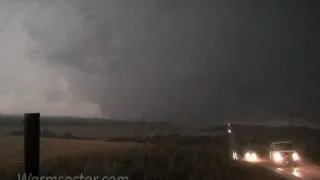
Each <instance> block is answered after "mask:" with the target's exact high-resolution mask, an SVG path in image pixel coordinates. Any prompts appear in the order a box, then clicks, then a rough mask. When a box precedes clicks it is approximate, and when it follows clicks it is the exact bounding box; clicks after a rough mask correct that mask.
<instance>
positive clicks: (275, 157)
mask: <svg viewBox="0 0 320 180" xmlns="http://www.w3.org/2000/svg"><path fill="white" fill-rule="evenodd" d="M273 160H274V161H275V162H281V161H282V160H283V157H282V156H281V154H280V153H279V152H275V153H274V154H273Z"/></svg>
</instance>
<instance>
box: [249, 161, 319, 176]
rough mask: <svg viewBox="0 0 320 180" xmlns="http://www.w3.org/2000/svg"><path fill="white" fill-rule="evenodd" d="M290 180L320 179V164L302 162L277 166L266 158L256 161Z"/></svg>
mask: <svg viewBox="0 0 320 180" xmlns="http://www.w3.org/2000/svg"><path fill="white" fill-rule="evenodd" d="M254 163H256V164H257V165H259V166H263V167H265V168H266V169H268V170H270V171H272V172H274V173H276V174H278V175H280V176H282V177H285V178H286V179H289V180H300V179H303V180H320V166H318V165H314V164H312V163H307V162H302V163H301V164H300V165H299V166H297V167H287V168H286V167H276V166H274V165H272V164H271V163H269V162H267V161H266V160H260V161H258V162H254Z"/></svg>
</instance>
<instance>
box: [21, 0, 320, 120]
mask: <svg viewBox="0 0 320 180" xmlns="http://www.w3.org/2000/svg"><path fill="white" fill-rule="evenodd" d="M319 13H320V1H317V0H314V1H308V0H304V1H301V0H299V1H298V0H297V1H296V0H288V1H279V0H264V1H254V0H252V1H236V0H234V1H225V0H221V1H213V0H201V1H194V0H170V1H169V0H144V1H143V0H134V1H126V0H114V1H112V0H108V1H103V0H94V1H87V0H86V1H85V0H69V1H41V2H39V3H38V4H37V7H36V8H35V9H33V11H32V13H31V18H30V20H29V21H28V22H27V23H26V26H25V28H26V30H27V31H28V33H29V35H30V37H31V38H32V39H33V40H34V41H36V42H38V43H39V45H38V49H37V50H33V54H37V52H45V58H44V59H45V62H46V64H48V66H50V67H55V68H59V69H61V72H62V74H63V75H64V76H65V77H66V79H67V81H68V84H69V86H70V89H71V92H72V94H73V96H75V97H76V98H79V99H86V100H87V101H90V102H93V103H96V104H98V105H99V106H100V108H101V112H102V114H103V115H104V116H106V117H113V118H121V119H135V118H140V117H141V116H143V114H144V113H145V112H147V113H148V116H149V117H150V118H151V119H161V120H163V119H175V120H197V121H221V120H222V119H225V118H235V119H246V118H248V117H249V116H250V118H252V119H250V121H255V120H256V121H266V120H268V119H274V118H283V117H286V116H287V115H288V114H289V112H294V113H295V114H297V115H299V116H301V117H303V118H308V119H316V118H317V117H320V114H319V112H317V110H318V108H319V107H320V74H319V73H320V71H319V70H318V68H319V65H320V63H319V58H320V56H319V54H320V51H319V50H320V48H319V47H320V46H319V40H320V38H319V32H320V28H319V24H320V19H319V18H320V14H319ZM38 61H43V59H40V60H39V59H38ZM53 99H54V97H53Z"/></svg>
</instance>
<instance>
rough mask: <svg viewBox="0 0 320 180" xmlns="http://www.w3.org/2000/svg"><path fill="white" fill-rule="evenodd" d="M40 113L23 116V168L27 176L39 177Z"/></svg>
mask: <svg viewBox="0 0 320 180" xmlns="http://www.w3.org/2000/svg"><path fill="white" fill-rule="evenodd" d="M39 162H40V113H26V114H24V168H25V173H26V175H27V176H29V175H30V174H31V176H33V177H37V176H39Z"/></svg>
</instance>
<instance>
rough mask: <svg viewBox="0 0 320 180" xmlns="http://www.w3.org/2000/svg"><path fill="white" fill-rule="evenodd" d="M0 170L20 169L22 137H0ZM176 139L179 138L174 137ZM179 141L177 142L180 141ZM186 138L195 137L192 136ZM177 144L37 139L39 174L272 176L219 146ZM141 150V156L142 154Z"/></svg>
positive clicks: (166, 179) (5, 173) (7, 175)
mask: <svg viewBox="0 0 320 180" xmlns="http://www.w3.org/2000/svg"><path fill="white" fill-rule="evenodd" d="M0 140H1V143H2V144H3V145H4V146H3V147H5V148H2V149H1V150H2V151H1V156H2V157H1V159H2V161H1V163H2V166H0V175H1V177H2V179H12V180H13V179H16V178H17V176H16V174H17V172H21V170H22V166H21V162H22V157H23V148H22V147H23V139H22V138H21V137H12V136H8V137H2V138H1V139H0ZM177 140H178V141H179V139H177ZM184 141H185V140H183V141H179V142H184ZM192 141H197V140H196V139H193V140H192ZM202 142H204V141H198V145H192V144H190V145H187V146H186V145H184V144H183V143H174V142H173V143H174V144H175V145H170V144H166V145H163V144H161V145H160V144H155V145H148V146H147V148H143V146H142V145H143V144H137V143H124V142H121V143H117V142H106V141H94V140H91V141H85V140H69V139H50V138H42V139H41V167H40V170H41V174H42V175H54V176H77V175H79V174H80V173H83V174H85V175H90V176H102V175H109V176H111V175H121V176H128V177H130V178H129V179H132V180H134V179H137V180H140V179H143V176H145V175H146V176H148V177H149V178H148V179H153V178H159V179H163V180H171V179H172V180H173V179H197V180H198V179H199V180H201V179H217V180H220V179H226V180H229V179H230V180H231V179H246V180H250V179H257V178H258V177H260V176H261V175H263V176H262V177H260V178H259V179H260V180H264V179H266V180H267V179H268V180H277V179H279V178H278V177H275V176H274V175H272V174H271V173H269V172H268V171H265V170H263V169H259V168H257V167H254V166H244V165H242V164H237V163H235V162H232V161H230V160H229V158H228V156H227V154H226V152H227V151H226V150H223V149H224V148H225V147H224V146H221V147H220V148H214V147H210V146H208V145H204V144H202ZM145 153H146V154H147V156H145Z"/></svg>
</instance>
